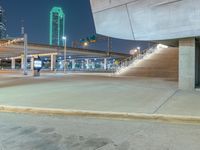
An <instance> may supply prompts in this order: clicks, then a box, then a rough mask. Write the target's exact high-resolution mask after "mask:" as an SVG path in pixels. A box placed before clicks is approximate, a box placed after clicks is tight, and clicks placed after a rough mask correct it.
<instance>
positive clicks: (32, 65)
mask: <svg viewBox="0 0 200 150" xmlns="http://www.w3.org/2000/svg"><path fill="white" fill-rule="evenodd" d="M31 70H34V57H33V56H32V57H31Z"/></svg>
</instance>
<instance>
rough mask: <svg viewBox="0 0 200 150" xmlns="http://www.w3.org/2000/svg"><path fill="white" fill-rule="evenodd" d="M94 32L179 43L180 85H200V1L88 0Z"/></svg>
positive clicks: (185, 86)
mask: <svg viewBox="0 0 200 150" xmlns="http://www.w3.org/2000/svg"><path fill="white" fill-rule="evenodd" d="M90 2H91V7H92V13H93V17H94V22H95V27H96V32H97V33H98V34H101V35H105V36H109V37H114V38H119V39H127V40H138V41H162V42H163V41H164V42H172V41H175V43H176V44H177V45H179V67H178V68H179V88H180V89H184V90H185V89H186V90H194V89H195V88H196V87H200V7H199V5H200V1H199V0H90Z"/></svg>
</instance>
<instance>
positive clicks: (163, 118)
mask: <svg viewBox="0 0 200 150" xmlns="http://www.w3.org/2000/svg"><path fill="white" fill-rule="evenodd" d="M0 112H7V113H25V114H45V115H65V116H79V117H95V118H105V119H116V120H147V121H158V122H168V123H184V124H200V116H199V117H198V116H181V115H165V114H144V113H123V112H105V111H87V110H73V109H51V108H38V107H20V106H7V105H0Z"/></svg>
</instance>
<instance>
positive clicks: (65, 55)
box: [62, 36, 67, 73]
mask: <svg viewBox="0 0 200 150" xmlns="http://www.w3.org/2000/svg"><path fill="white" fill-rule="evenodd" d="M62 39H63V41H64V73H66V70H67V69H66V64H67V61H66V59H67V37H66V36H63V37H62Z"/></svg>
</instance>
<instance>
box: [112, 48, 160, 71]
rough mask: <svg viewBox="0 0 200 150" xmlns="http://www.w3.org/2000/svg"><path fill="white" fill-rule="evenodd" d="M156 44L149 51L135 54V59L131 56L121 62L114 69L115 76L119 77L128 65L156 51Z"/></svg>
mask: <svg viewBox="0 0 200 150" xmlns="http://www.w3.org/2000/svg"><path fill="white" fill-rule="evenodd" d="M157 47H158V44H154V45H153V46H151V47H150V48H149V49H145V50H143V51H142V53H140V54H137V55H136V56H135V57H134V56H131V57H129V58H126V59H125V60H123V61H121V64H120V65H119V66H117V67H116V70H115V74H117V75H119V74H121V73H122V72H124V71H125V70H126V69H127V68H128V67H129V66H130V65H132V64H134V62H136V61H138V60H141V59H143V58H144V57H145V56H147V55H149V54H151V53H153V52H155V51H156V50H157Z"/></svg>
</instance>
